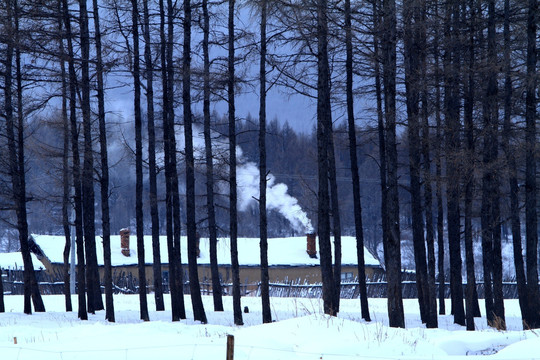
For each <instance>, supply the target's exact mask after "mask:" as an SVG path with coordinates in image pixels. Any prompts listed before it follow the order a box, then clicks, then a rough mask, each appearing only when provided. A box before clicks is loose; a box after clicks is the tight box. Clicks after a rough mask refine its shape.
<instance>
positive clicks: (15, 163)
mask: <svg viewBox="0 0 540 360" xmlns="http://www.w3.org/2000/svg"><path fill="white" fill-rule="evenodd" d="M7 15H8V25H7V33H8V34H9V35H8V37H9V40H8V41H7V49H6V65H5V75H4V78H5V82H4V95H5V119H6V132H7V134H6V135H7V140H8V151H9V171H10V175H11V183H12V190H13V201H14V205H15V212H16V214H17V229H18V231H19V243H20V247H21V254H22V260H23V265H24V275H23V276H24V313H25V314H31V313H32V306H31V304H30V300H32V303H33V304H34V310H35V311H36V312H44V311H45V306H44V305H43V300H42V299H41V295H40V293H39V288H38V283H37V280H36V274H35V272H34V266H33V264H32V257H31V255H30V248H29V244H28V235H29V234H28V220H27V212H26V202H27V199H26V181H25V166H24V165H25V164H24V163H25V159H24V118H23V110H22V74H21V54H20V46H21V44H20V39H19V9H18V2H17V0H13V1H9V2H8V3H7ZM12 19H14V23H15V24H14V26H13V23H12V22H11V21H12ZM14 50H15V68H16V69H15V71H16V89H17V119H16V120H17V124H15V119H14V114H13V100H12V97H13V90H12V86H13V65H12V64H13V51H14Z"/></svg>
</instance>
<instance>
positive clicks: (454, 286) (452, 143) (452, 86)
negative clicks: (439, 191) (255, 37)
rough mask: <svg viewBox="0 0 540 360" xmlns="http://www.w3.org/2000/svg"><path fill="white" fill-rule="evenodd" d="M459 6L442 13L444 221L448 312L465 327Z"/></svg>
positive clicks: (448, 6)
mask: <svg viewBox="0 0 540 360" xmlns="http://www.w3.org/2000/svg"><path fill="white" fill-rule="evenodd" d="M458 29H459V4H458V2H457V1H449V2H448V3H447V4H446V13H445V43H446V46H447V49H446V51H445V55H444V59H443V60H444V93H445V99H444V101H445V121H446V129H445V131H446V144H445V146H446V177H447V190H446V192H447V206H448V210H447V211H448V213H447V220H448V245H449V253H450V291H451V297H452V312H453V314H454V322H455V323H456V324H460V325H465V309H464V307H463V287H462V281H461V268H462V261H461V238H460V232H461V224H460V211H459V199H460V186H459V180H460V173H459V168H458V161H459V160H458V159H457V156H458V150H459V147H460V140H459V133H460V119H459V116H460V101H459V77H458V74H459V62H460V55H459V38H458V36H457V31H458Z"/></svg>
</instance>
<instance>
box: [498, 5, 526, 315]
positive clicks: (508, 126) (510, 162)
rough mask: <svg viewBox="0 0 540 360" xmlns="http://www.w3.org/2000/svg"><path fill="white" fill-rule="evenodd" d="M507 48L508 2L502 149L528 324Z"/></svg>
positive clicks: (506, 33)
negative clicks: (506, 169)
mask: <svg viewBox="0 0 540 360" xmlns="http://www.w3.org/2000/svg"><path fill="white" fill-rule="evenodd" d="M511 52H512V50H511V48H510V0H505V1H504V52H503V53H504V125H503V138H502V144H501V145H502V148H503V151H504V153H505V155H506V162H507V166H508V182H509V185H510V222H511V228H512V243H513V250H514V268H515V270H516V282H517V288H518V298H519V306H520V308H521V319H522V320H523V321H524V324H525V322H526V321H527V313H528V309H527V278H526V276H525V269H524V264H523V246H522V244H521V220H520V212H521V211H520V206H519V186H518V179H517V176H518V175H517V166H516V158H515V153H514V151H515V149H513V148H511V145H510V139H511V137H512V133H513V129H512V119H511V116H512V111H513V109H512V64H511V60H510V59H511V55H512V54H511Z"/></svg>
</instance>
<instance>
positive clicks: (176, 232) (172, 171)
mask: <svg viewBox="0 0 540 360" xmlns="http://www.w3.org/2000/svg"><path fill="white" fill-rule="evenodd" d="M167 27H168V31H167V62H166V63H167V67H166V69H167V97H168V106H167V117H166V120H167V122H168V125H167V129H168V131H167V134H166V135H167V136H168V140H167V141H166V142H165V143H166V144H168V146H169V150H168V151H169V166H168V167H169V179H170V186H171V199H172V220H173V221H172V222H173V251H174V257H173V261H175V263H176V264H175V268H176V278H175V279H174V281H175V282H176V285H175V286H176V288H177V289H178V292H177V299H176V300H175V301H176V302H178V307H179V315H180V318H181V319H185V318H186V309H185V305H184V295H183V294H184V270H183V266H182V253H181V251H180V234H181V219H180V193H179V190H178V171H177V161H176V132H175V130H174V126H175V125H174V116H175V115H174V61H173V50H174V6H173V2H172V0H167ZM169 263H170V261H169Z"/></svg>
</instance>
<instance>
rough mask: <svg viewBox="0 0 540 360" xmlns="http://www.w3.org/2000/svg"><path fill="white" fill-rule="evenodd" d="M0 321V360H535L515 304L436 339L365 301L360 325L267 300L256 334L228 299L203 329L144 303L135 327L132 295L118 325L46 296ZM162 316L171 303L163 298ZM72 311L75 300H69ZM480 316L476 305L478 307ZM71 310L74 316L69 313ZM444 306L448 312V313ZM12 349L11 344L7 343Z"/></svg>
mask: <svg viewBox="0 0 540 360" xmlns="http://www.w3.org/2000/svg"><path fill="white" fill-rule="evenodd" d="M4 299H5V301H6V313H4V314H0V359H1V360H23V359H24V360H26V359H39V360H49V359H55V360H68V359H77V360H83V359H92V360H106V359H115V360H135V359H159V360H165V359H197V360H203V359H204V360H206V359H225V354H226V337H227V334H232V335H234V337H235V354H234V355H235V356H234V358H235V359H238V360H241V359H251V360H259V359H261V360H265V359H272V360H275V359H306V360H307V359H343V360H347V359H464V358H465V357H467V359H470V358H473V359H475V358H476V359H478V358H482V359H491V358H493V359H540V331H539V332H533V331H521V325H520V316H519V306H518V302H517V300H507V301H506V303H505V305H506V314H507V322H508V328H509V330H508V331H505V332H499V331H495V330H492V329H489V328H487V326H486V325H485V319H484V318H482V319H477V320H476V321H477V322H476V326H477V329H478V331H475V332H467V331H465V329H464V328H463V327H460V326H456V325H454V324H453V323H452V322H453V321H452V317H451V316H439V326H440V328H439V329H433V330H431V329H430V330H428V329H425V327H424V326H423V325H422V324H421V323H420V321H419V315H418V303H417V301H416V300H405V309H406V313H405V319H406V326H407V329H406V330H403V329H392V328H389V327H388V326H387V316H386V300H385V299H370V310H371V316H372V319H373V321H372V322H370V323H366V322H364V321H362V320H361V315H360V306H359V301H358V300H342V311H341V313H340V314H339V317H338V318H331V317H327V316H325V315H324V314H323V313H322V310H321V309H322V303H321V301H320V300H318V299H295V298H272V299H271V306H272V316H273V318H274V320H275V323H273V324H268V325H261V324H260V322H261V306H260V299H259V298H254V297H246V298H242V307H244V306H248V307H249V310H250V312H249V314H243V315H244V323H245V325H244V326H242V327H237V326H234V325H233V316H232V298H231V297H224V305H225V309H226V311H225V312H222V313H216V312H213V311H212V308H213V307H212V298H211V297H208V296H206V297H203V299H204V302H205V307H206V311H207V316H208V321H209V324H207V325H202V324H199V323H195V322H193V320H189V319H190V318H192V312H191V310H190V307H191V302H190V300H189V297H188V296H186V305H187V308H186V310H187V312H188V320H184V321H181V322H176V323H173V322H171V321H170V311H165V312H159V313H158V312H155V311H153V309H155V307H154V303H153V296H152V295H149V296H148V300H149V310H150V319H151V321H150V322H146V323H144V322H141V321H140V320H139V312H138V309H139V305H138V296H137V295H117V296H115V310H116V311H115V313H116V321H117V322H116V323H114V324H111V323H107V322H106V321H104V316H105V315H104V312H103V311H100V312H98V313H96V315H89V320H88V321H84V322H83V321H80V320H78V319H77V312H76V311H75V312H72V313H66V312H65V311H64V298H63V296H44V301H45V306H46V308H47V312H46V313H42V314H38V313H34V314H32V315H24V314H23V313H22V310H23V298H22V297H21V296H5V297H4ZM165 300H166V303H165V304H166V307H170V306H169V304H170V300H169V298H168V297H166V299H165ZM73 301H75V303H74V305H76V297H75V296H74V297H73ZM481 306H483V304H481ZM75 308H76V306H75ZM449 308H450V303H449V302H448V303H447V309H449ZM15 338H16V339H17V344H14V339H15Z"/></svg>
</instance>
